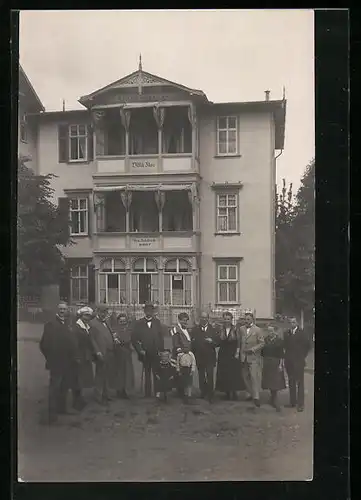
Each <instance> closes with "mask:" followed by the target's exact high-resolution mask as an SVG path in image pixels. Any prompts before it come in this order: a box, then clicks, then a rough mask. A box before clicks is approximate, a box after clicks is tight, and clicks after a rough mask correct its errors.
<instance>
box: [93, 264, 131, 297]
mask: <svg viewBox="0 0 361 500" xmlns="http://www.w3.org/2000/svg"><path fill="white" fill-rule="evenodd" d="M126 278H127V275H126V271H125V263H124V262H123V261H122V260H121V259H106V260H104V261H103V262H102V263H101V265H100V269H99V302H100V303H102V304H125V303H126V301H127V279H126Z"/></svg>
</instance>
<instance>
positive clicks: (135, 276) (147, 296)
mask: <svg viewBox="0 0 361 500" xmlns="http://www.w3.org/2000/svg"><path fill="white" fill-rule="evenodd" d="M158 301H159V276H158V266H157V263H156V261H155V260H154V259H152V258H149V257H140V258H139V259H136V260H135V261H134V262H133V265H132V302H135V303H136V304H144V303H145V302H158Z"/></svg>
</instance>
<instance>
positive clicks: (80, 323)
mask: <svg viewBox="0 0 361 500" xmlns="http://www.w3.org/2000/svg"><path fill="white" fill-rule="evenodd" d="M76 324H77V325H79V326H80V328H82V329H83V330H86V331H87V332H88V331H89V329H90V326H89V325H86V324H85V323H84V322H83V321H82V320H81V319H80V318H79V319H78V321H77V322H76Z"/></svg>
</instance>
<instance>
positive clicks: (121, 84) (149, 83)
mask: <svg viewBox="0 0 361 500" xmlns="http://www.w3.org/2000/svg"><path fill="white" fill-rule="evenodd" d="M157 86H171V87H174V88H176V89H178V90H183V91H185V92H188V93H189V94H190V95H195V96H199V97H202V98H203V99H204V100H205V101H208V99H207V96H206V95H205V93H204V92H203V91H202V90H198V89H191V88H189V87H185V86H184V85H181V84H179V83H175V82H172V81H170V80H166V79H165V78H162V77H160V76H157V75H153V74H152V73H148V72H147V71H143V70H142V69H141V68H140V69H138V70H137V71H134V72H133V73H130V74H129V75H126V76H124V77H123V78H121V79H120V80H117V81H115V82H113V83H110V84H109V85H106V86H105V87H102V88H101V89H98V90H95V91H94V92H92V93H91V94H88V95H85V96H82V97H81V98H80V99H79V102H80V103H81V104H85V103H86V102H87V101H91V100H93V99H94V98H95V97H97V96H98V95H101V94H102V93H104V92H107V91H109V90H121V89H126V88H132V87H133V88H139V87H157Z"/></svg>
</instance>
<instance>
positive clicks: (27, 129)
mask: <svg viewBox="0 0 361 500" xmlns="http://www.w3.org/2000/svg"><path fill="white" fill-rule="evenodd" d="M43 111H44V106H43V105H42V103H41V101H40V99H39V97H38V95H37V94H36V92H35V90H34V88H33V86H32V85H31V83H30V81H29V79H28V77H27V76H26V74H25V71H24V70H23V68H22V67H21V66H20V67H19V99H18V154H19V156H22V157H23V158H26V160H27V165H28V166H30V167H32V168H33V169H34V170H36V165H37V160H38V158H37V152H38V128H37V125H36V124H35V123H34V121H33V119H32V118H29V117H31V116H32V114H33V113H39V112H43Z"/></svg>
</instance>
